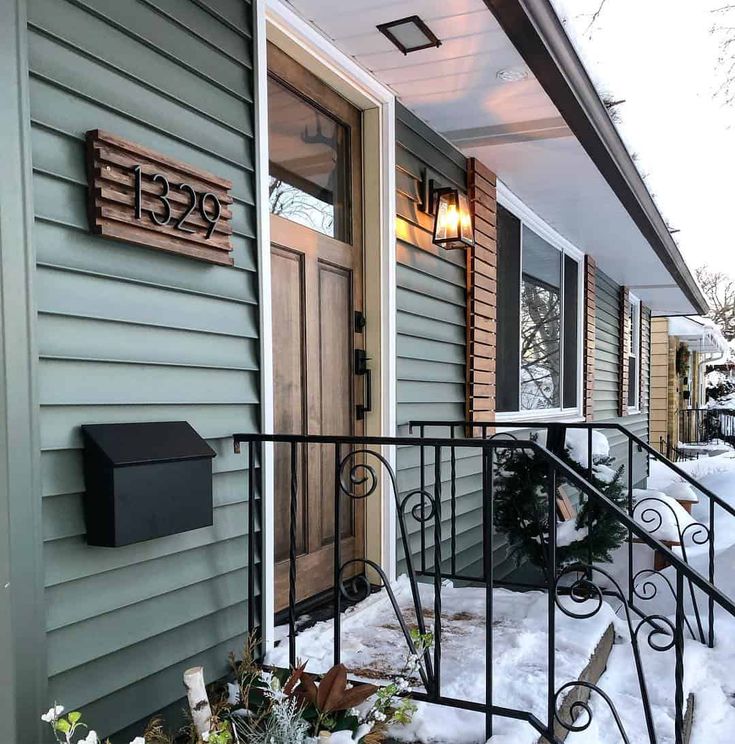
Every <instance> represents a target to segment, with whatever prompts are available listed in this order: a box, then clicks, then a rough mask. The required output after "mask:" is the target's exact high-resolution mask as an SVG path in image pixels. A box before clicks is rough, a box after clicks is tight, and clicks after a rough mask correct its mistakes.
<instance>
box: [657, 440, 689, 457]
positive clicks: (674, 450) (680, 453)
mask: <svg viewBox="0 0 735 744" xmlns="http://www.w3.org/2000/svg"><path fill="white" fill-rule="evenodd" d="M658 451H659V452H660V453H661V454H662V455H663V456H664V457H665V458H666V459H667V460H671V462H687V461H691V460H696V459H697V454H696V453H694V452H691V451H689V452H686V451H684V450H683V449H682V448H681V447H676V446H675V445H674V444H672V443H671V439H670V438H669V437H659V440H658Z"/></svg>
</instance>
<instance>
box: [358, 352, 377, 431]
mask: <svg viewBox="0 0 735 744" xmlns="http://www.w3.org/2000/svg"><path fill="white" fill-rule="evenodd" d="M369 361H370V360H369V358H368V356H367V354H366V353H365V350H364V349H355V374H356V375H360V376H361V377H364V378H365V385H364V387H363V402H362V403H358V404H357V406H356V411H355V415H356V417H357V420H358V421H361V420H362V419H364V418H365V414H366V413H369V412H370V411H372V410H373V371H372V370H371V369H370V368H369V367H368V366H367V363H368V362H369Z"/></svg>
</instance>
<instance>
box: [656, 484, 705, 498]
mask: <svg viewBox="0 0 735 744" xmlns="http://www.w3.org/2000/svg"><path fill="white" fill-rule="evenodd" d="M661 490H662V491H663V492H664V493H665V494H666V495H667V496H671V498H672V499H676V500H677V501H679V502H687V503H688V502H692V503H696V502H697V501H699V496H697V494H696V493H695V491H694V489H693V488H692V487H691V486H690V485H689V484H688V483H687V482H686V481H673V482H672V483H669V485H668V486H666V487H665V488H662V489H661Z"/></svg>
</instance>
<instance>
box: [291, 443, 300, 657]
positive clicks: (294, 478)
mask: <svg viewBox="0 0 735 744" xmlns="http://www.w3.org/2000/svg"><path fill="white" fill-rule="evenodd" d="M290 454H291V458H290V459H291V501H290V517H291V524H290V525H289V532H288V663H289V664H290V665H291V668H293V667H295V666H296V520H297V519H298V509H299V503H298V494H299V479H298V475H297V465H298V458H297V456H296V455H297V452H296V442H291V453H290Z"/></svg>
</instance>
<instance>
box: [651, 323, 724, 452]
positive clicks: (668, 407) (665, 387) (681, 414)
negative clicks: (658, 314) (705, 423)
mask: <svg viewBox="0 0 735 744" xmlns="http://www.w3.org/2000/svg"><path fill="white" fill-rule="evenodd" d="M728 354H729V345H728V343H727V340H726V339H725V337H724V336H723V335H722V332H721V331H720V329H719V328H718V327H717V326H716V325H715V324H714V323H713V322H712V321H711V320H708V319H707V318H701V317H686V316H683V317H673V318H654V319H653V322H652V324H651V442H652V443H653V444H654V445H655V446H656V447H659V448H663V449H661V451H662V452H664V451H665V450H666V448H667V444H668V447H669V448H670V447H672V446H673V447H678V444H679V442H690V441H697V439H696V425H695V424H696V416H697V411H698V410H700V409H703V408H706V407H707V398H706V390H705V374H706V372H707V367H708V366H709V365H717V364H720V363H721V362H722V361H723V360H725V359H726V358H727V356H728ZM669 451H670V449H669Z"/></svg>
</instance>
